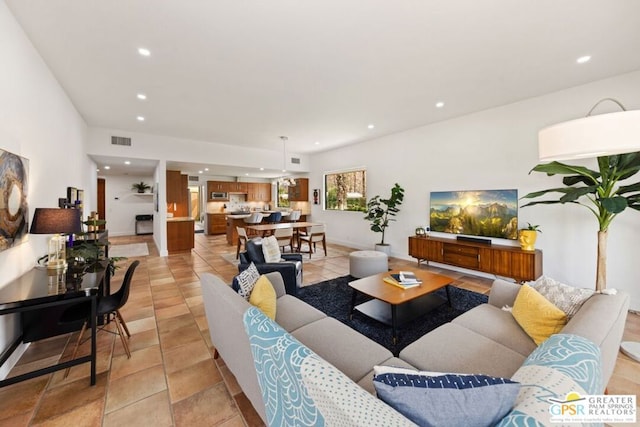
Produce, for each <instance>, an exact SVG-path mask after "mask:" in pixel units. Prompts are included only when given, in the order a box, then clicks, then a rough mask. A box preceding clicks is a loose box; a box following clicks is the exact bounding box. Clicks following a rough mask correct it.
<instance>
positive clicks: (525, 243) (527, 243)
mask: <svg viewBox="0 0 640 427" xmlns="http://www.w3.org/2000/svg"><path fill="white" fill-rule="evenodd" d="M537 238H538V232H537V231H536V230H520V232H519V233H518V242H520V247H521V248H522V250H523V251H533V250H535V249H536V239H537Z"/></svg>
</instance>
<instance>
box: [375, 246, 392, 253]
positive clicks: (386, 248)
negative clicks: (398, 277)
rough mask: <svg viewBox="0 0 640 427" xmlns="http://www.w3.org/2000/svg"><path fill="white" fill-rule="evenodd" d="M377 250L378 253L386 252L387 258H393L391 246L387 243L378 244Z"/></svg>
mask: <svg viewBox="0 0 640 427" xmlns="http://www.w3.org/2000/svg"><path fill="white" fill-rule="evenodd" d="M375 249H376V251H378V252H384V253H385V254H387V256H391V245H389V244H387V243H385V244H384V245H381V244H380V243H376V246H375Z"/></svg>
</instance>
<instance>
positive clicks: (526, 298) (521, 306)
mask: <svg viewBox="0 0 640 427" xmlns="http://www.w3.org/2000/svg"><path fill="white" fill-rule="evenodd" d="M511 314H513V318H514V319H516V322H518V324H519V325H520V326H522V329H524V331H525V332H526V333H527V334H528V335H529V336H530V337H531V338H532V339H533V341H534V342H535V343H536V344H538V345H540V344H541V343H542V342H543V341H544V340H546V339H547V338H549V337H550V336H551V335H553V334H556V333H558V332H560V331H561V330H562V328H563V327H564V325H566V324H567V315H566V314H564V311H562V310H560V309H559V308H558V307H556V306H555V305H553V304H552V303H551V302H550V301H549V300H547V299H546V298H545V297H543V296H542V295H540V293H539V292H538V291H536V290H535V289H533V288H532V287H531V286H529V285H523V286H522V288H521V289H520V292H518V296H517V297H516V300H515V302H514V303H513V310H512V311H511Z"/></svg>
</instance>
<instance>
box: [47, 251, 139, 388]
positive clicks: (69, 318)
mask: <svg viewBox="0 0 640 427" xmlns="http://www.w3.org/2000/svg"><path fill="white" fill-rule="evenodd" d="M139 264H140V261H137V260H136V261H134V262H132V263H131V265H130V266H129V268H128V269H127V272H126V273H125V274H124V280H123V281H122V286H120V289H119V290H118V292H116V293H115V294H112V295H108V296H105V297H101V298H99V300H98V307H97V310H96V312H97V313H96V314H97V316H98V317H100V316H105V315H107V316H111V315H112V314H113V315H114V316H113V321H114V323H115V324H116V328H117V329H118V332H117V333H118V335H120V340H121V341H122V346H123V347H124V351H125V352H126V353H127V357H128V358H131V352H130V351H129V345H128V344H127V340H126V338H125V337H124V334H125V333H126V334H127V337H129V338H130V337H131V334H130V333H129V329H128V328H127V324H126V323H125V321H124V319H123V318H122V315H121V314H120V309H121V308H122V307H123V306H124V305H125V304H126V302H127V300H128V299H129V290H130V289H131V279H132V277H133V273H134V271H135V270H136V267H138V265H139ZM90 316H91V305H89V304H77V305H74V306H73V307H70V308H69V309H67V310H66V311H65V312H64V313H63V314H62V317H61V319H60V321H61V322H63V323H73V322H78V321H81V320H84V323H83V324H82V329H81V330H80V335H78V341H76V346H75V348H74V349H73V354H72V356H71V358H72V359H75V357H76V353H77V352H78V347H79V346H80V343H81V341H82V336H83V335H84V331H85V330H86V329H87V324H88V322H89V321H90V320H91V319H89V317H90ZM100 330H104V327H102V328H100ZM107 332H111V331H107ZM112 333H115V332H112ZM67 375H69V368H67V369H66V371H65V372H64V377H65V378H67Z"/></svg>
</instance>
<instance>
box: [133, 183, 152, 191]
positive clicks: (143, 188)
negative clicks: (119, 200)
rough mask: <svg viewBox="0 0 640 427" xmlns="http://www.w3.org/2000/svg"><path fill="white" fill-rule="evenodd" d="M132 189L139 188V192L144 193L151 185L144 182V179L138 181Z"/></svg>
mask: <svg viewBox="0 0 640 427" xmlns="http://www.w3.org/2000/svg"><path fill="white" fill-rule="evenodd" d="M131 189H132V190H137V191H138V193H144V192H145V191H147V190H149V189H151V186H150V185H147V184H145V183H144V181H140V182H137V183H135V184H133V185H132V186H131Z"/></svg>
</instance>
